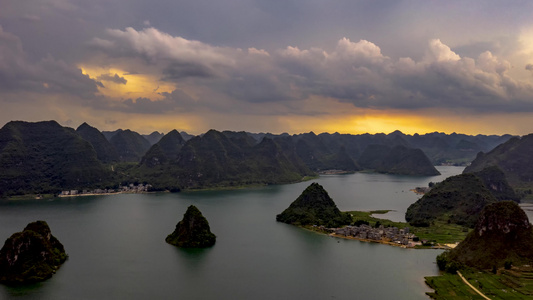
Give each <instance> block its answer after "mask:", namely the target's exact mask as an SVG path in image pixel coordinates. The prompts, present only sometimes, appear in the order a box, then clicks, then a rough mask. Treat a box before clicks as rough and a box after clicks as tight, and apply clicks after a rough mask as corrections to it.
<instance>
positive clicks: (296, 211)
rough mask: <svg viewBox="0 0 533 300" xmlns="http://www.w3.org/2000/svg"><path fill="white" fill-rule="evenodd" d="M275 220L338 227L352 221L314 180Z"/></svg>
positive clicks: (295, 223)
mask: <svg viewBox="0 0 533 300" xmlns="http://www.w3.org/2000/svg"><path fill="white" fill-rule="evenodd" d="M276 220H277V221H280V222H283V223H288V224H293V225H319V226H320V225H323V226H326V227H340V226H342V225H347V224H350V223H351V222H352V217H351V216H350V214H348V213H343V212H341V211H340V210H339V209H338V208H337V205H336V204H335V202H333V199H331V197H330V196H329V195H328V192H326V190H324V188H323V187H322V186H321V185H320V184H318V183H316V182H314V183H312V184H311V185H310V186H308V187H307V188H306V189H305V190H304V191H303V192H302V194H301V195H300V196H299V197H298V198H297V199H296V200H294V202H292V203H291V205H290V206H289V207H288V208H287V209H285V210H284V211H283V212H282V213H281V214H279V215H277V216H276Z"/></svg>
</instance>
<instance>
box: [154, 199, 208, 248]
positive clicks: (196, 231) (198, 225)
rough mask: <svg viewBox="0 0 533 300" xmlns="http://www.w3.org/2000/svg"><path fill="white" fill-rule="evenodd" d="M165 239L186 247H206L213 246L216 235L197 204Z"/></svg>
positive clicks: (189, 209) (188, 210) (190, 207)
mask: <svg viewBox="0 0 533 300" xmlns="http://www.w3.org/2000/svg"><path fill="white" fill-rule="evenodd" d="M165 241H166V242H167V243H169V244H172V245H174V246H178V247H184V248H205V247H210V246H213V245H214V244H215V242H216V236H215V235H214V234H213V233H211V229H210V228H209V222H208V221H207V219H206V218H205V217H204V216H203V215H202V213H201V212H200V210H198V208H196V206H194V205H191V206H189V208H187V211H186V212H185V214H184V215H183V220H181V221H179V222H178V224H177V225H176V229H175V230H174V232H173V233H171V234H169V235H168V236H167V238H166V239H165Z"/></svg>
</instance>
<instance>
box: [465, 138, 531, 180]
mask: <svg viewBox="0 0 533 300" xmlns="http://www.w3.org/2000/svg"><path fill="white" fill-rule="evenodd" d="M532 152H533V134H529V135H526V136H523V137H521V138H519V137H514V138H512V139H510V140H508V141H507V142H505V143H503V144H501V145H499V146H498V147H496V148H494V149H493V150H492V151H490V152H488V153H482V152H481V153H479V154H478V155H477V157H476V159H475V160H474V161H472V164H471V165H470V166H468V167H467V168H466V169H465V170H464V172H465V173H468V172H479V171H481V170H483V169H484V168H486V167H492V166H497V167H498V168H499V169H501V170H502V171H503V173H505V176H506V177H507V180H508V181H509V184H510V185H511V186H512V187H513V188H515V189H519V188H520V189H531V188H533V168H531V165H532V164H533V157H532V156H531V153H532Z"/></svg>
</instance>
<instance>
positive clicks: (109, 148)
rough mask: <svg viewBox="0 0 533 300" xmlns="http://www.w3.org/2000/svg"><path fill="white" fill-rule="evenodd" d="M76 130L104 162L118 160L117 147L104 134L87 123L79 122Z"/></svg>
mask: <svg viewBox="0 0 533 300" xmlns="http://www.w3.org/2000/svg"><path fill="white" fill-rule="evenodd" d="M76 132H77V133H78V134H79V135H80V136H81V137H82V138H83V139H84V140H86V141H87V142H89V143H91V145H92V146H93V148H94V150H95V151H96V156H97V157H98V159H99V160H100V161H102V162H104V163H111V162H117V161H119V157H118V153H117V149H115V147H114V146H113V145H111V143H110V142H109V141H108V140H107V139H106V138H105V136H104V135H103V134H102V133H101V132H100V131H99V130H98V129H96V128H94V127H92V126H90V125H89V124H87V123H83V124H81V125H80V126H79V127H78V128H77V129H76Z"/></svg>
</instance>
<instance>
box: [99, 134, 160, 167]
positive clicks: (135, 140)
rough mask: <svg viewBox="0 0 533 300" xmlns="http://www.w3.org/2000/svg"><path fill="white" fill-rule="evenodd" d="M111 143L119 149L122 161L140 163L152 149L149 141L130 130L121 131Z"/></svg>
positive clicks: (114, 136)
mask: <svg viewBox="0 0 533 300" xmlns="http://www.w3.org/2000/svg"><path fill="white" fill-rule="evenodd" d="M109 142H110V143H111V144H112V145H113V146H114V147H115V149H117V152H118V155H119V157H120V160H122V161H130V162H138V161H140V159H141V157H142V156H143V155H144V154H145V153H146V151H148V149H150V147H151V145H150V142H148V140H146V139H145V138H144V137H142V136H141V135H140V134H138V133H137V132H134V131H131V130H129V129H126V130H119V131H118V132H117V133H116V134H115V135H113V137H112V138H111V139H110V140H109Z"/></svg>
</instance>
